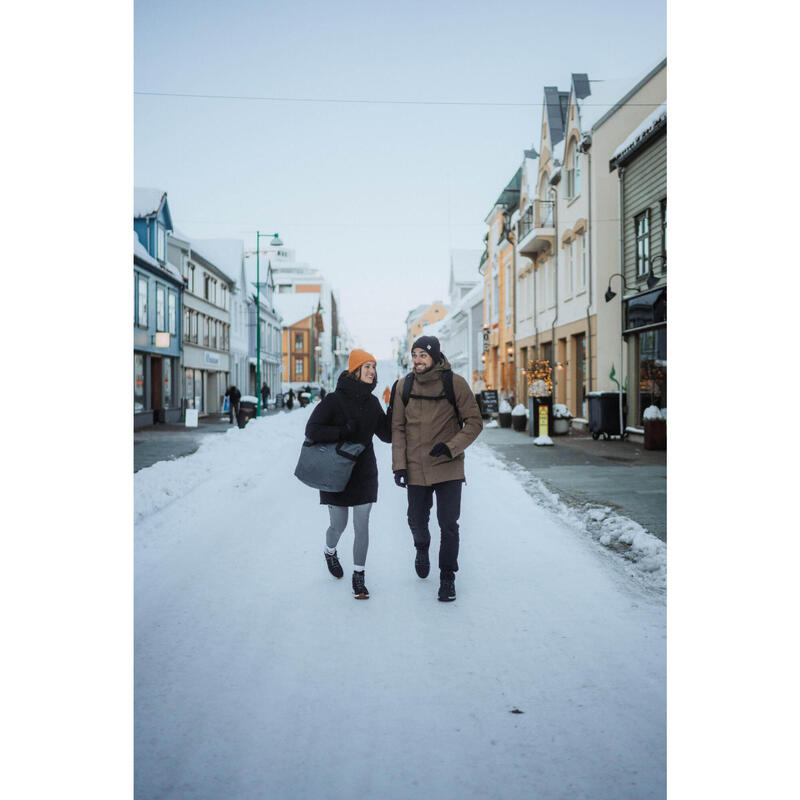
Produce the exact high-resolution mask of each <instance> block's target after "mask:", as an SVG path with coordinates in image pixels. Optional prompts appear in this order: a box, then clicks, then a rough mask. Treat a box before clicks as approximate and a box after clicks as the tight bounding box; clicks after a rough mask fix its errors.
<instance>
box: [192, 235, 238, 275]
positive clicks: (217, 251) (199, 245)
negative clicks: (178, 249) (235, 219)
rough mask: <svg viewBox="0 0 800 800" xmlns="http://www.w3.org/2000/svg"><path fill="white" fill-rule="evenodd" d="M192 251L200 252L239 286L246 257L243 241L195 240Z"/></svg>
mask: <svg viewBox="0 0 800 800" xmlns="http://www.w3.org/2000/svg"><path fill="white" fill-rule="evenodd" d="M192 250H194V251H196V252H199V253H200V255H202V256H203V257H204V258H207V259H208V260H209V261H210V262H211V263H212V264H214V266H216V267H219V268H220V269H221V270H222V271H223V272H225V273H227V274H228V275H229V276H230V277H232V278H234V280H235V281H236V283H237V284H238V282H239V277H240V275H241V274H242V259H243V257H244V242H243V241H242V240H241V239H193V240H192Z"/></svg>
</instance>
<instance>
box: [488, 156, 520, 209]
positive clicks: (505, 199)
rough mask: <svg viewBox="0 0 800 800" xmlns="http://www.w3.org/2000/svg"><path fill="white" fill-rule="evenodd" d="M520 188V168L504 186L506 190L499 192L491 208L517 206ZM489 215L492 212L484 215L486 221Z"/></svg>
mask: <svg viewBox="0 0 800 800" xmlns="http://www.w3.org/2000/svg"><path fill="white" fill-rule="evenodd" d="M520 186H522V167H520V168H519V169H518V170H517V171H516V172H515V173H514V177H513V178H512V179H511V180H510V181H509V182H508V183H507V184H506V188H505V189H503V191H502V192H500V196H499V197H498V198H497V200H495V201H494V205H493V206H492V208H495V207H496V206H505V207H506V208H509V207H510V206H518V205H519V190H520ZM491 215H492V212H491V211H489V213H488V214H487V215H486V220H488V219H489V217H490V216H491Z"/></svg>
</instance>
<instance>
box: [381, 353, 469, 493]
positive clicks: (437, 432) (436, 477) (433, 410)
mask: <svg viewBox="0 0 800 800" xmlns="http://www.w3.org/2000/svg"><path fill="white" fill-rule="evenodd" d="M445 369H450V364H449V362H448V361H447V358H445V356H442V357H441V360H440V361H439V362H438V363H436V364H434V365H433V367H432V368H431V369H430V370H429V371H428V372H423V373H422V374H421V375H419V374H415V375H414V385H413V388H412V389H411V395H412V396H411V397H409V398H408V405H405V406H404V405H403V400H402V396H403V384H404V383H405V381H406V378H401V379H400V380H399V381H398V382H397V388H396V390H395V399H394V403H393V405H392V470H393V471H397V470H399V469H405V470H408V483H409V484H410V485H414V486H432V485H433V484H435V483H442V482H443V481H453V480H462V481H463V480H465V479H464V450H466V448H467V447H468V446H469V445H470V444H472V442H474V441H475V439H476V438H477V437H478V434H479V433H480V432H481V431H482V430H483V420H482V419H481V412H480V409H479V408H478V403H477V402H476V400H475V395H474V394H473V393H472V390H471V389H470V387H469V384H468V383H467V382H466V381H465V380H464V379H463V378H462V377H461V376H460V375H457V374H456V373H453V392H454V393H455V396H456V403H457V405H458V410H459V412H460V414H461V418H462V419H463V420H464V427H463V428H459V427H458V420H457V419H456V413H455V409H454V408H453V405H452V404H451V403H450V401H449V400H447V399H446V398H442V399H440V400H421V399H418V398H416V397H414V395H424V396H425V397H439V396H441V395H444V385H443V383H442V371H443V370H445ZM439 442H443V443H444V444H446V445H447V448H448V450H450V453H451V454H452V456H453V457H452V458H448V457H447V456H438V457H435V458H434V457H433V456H430V455H428V453H429V452H430V450H431V448H432V447H433V446H434V445H435V444H438V443H439Z"/></svg>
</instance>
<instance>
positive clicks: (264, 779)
mask: <svg viewBox="0 0 800 800" xmlns="http://www.w3.org/2000/svg"><path fill="white" fill-rule="evenodd" d="M310 413H311V409H310V408H306V409H303V410H300V411H294V412H291V413H281V414H277V415H275V416H272V417H264V418H262V419H258V420H254V421H252V422H250V423H249V424H248V425H247V427H246V428H244V429H241V430H240V429H238V428H232V429H231V430H230V431H229V432H227V433H225V434H222V435H219V436H215V437H208V439H207V440H205V441H204V442H203V444H202V445H201V447H200V449H199V450H198V451H197V453H195V454H193V455H191V456H188V457H186V458H182V459H179V460H177V461H166V462H161V463H158V464H156V465H154V466H153V467H149V468H147V469H143V470H141V471H140V472H138V473H137V474H136V475H135V478H134V490H135V511H136V530H135V533H136V537H135V614H136V616H135V780H136V793H135V796H136V798H137V800H156V798H158V800H162V799H165V798H192V799H193V800H194V799H196V798H208V800H212V799H213V800H218V799H219V798H227V799H229V800H245V799H247V800H251V799H252V800H257V799H258V800H263V798H331V799H334V798H335V799H336V800H338V799H339V798H341V799H344V798H354V797H365V798H376V799H380V800H388V799H389V798H396V799H397V800H401V799H402V800H408V799H409V798H437V800H450V799H451V798H481V800H485V799H486V798H514V799H515V800H517V799H518V798H537V799H539V800H551V799H554V798H564V800H579V799H580V798H587V800H600V799H601V798H609V800H611V799H612V798H613V800H623V799H624V798H631V800H644V799H645V798H663V797H665V794H666V785H665V784H666V608H665V597H664V592H663V587H660V586H657V585H650V584H648V582H647V581H646V580H644V579H641V580H640V579H638V578H637V576H635V575H632V574H631V571H630V569H628V568H626V566H625V564H624V563H623V560H622V558H620V557H619V556H618V555H616V554H614V553H611V552H609V551H608V550H606V549H604V548H603V547H602V546H600V545H599V544H598V543H597V542H596V541H595V540H593V538H592V537H591V536H589V535H582V533H581V531H580V530H579V529H578V526H577V525H576V524H574V520H573V521H571V520H570V519H568V518H567V517H566V516H562V515H560V514H559V513H558V512H557V511H555V510H553V507H552V506H551V505H550V506H549V505H548V504H547V503H539V502H537V500H536V498H535V497H534V496H532V494H531V491H530V486H528V487H526V486H525V485H524V481H523V479H522V478H521V477H520V475H518V474H516V473H515V472H512V471H510V470H509V469H508V468H506V467H505V466H504V465H503V464H502V463H501V462H500V460H499V459H497V458H496V457H495V456H494V455H493V453H492V452H491V450H490V449H489V448H488V447H486V446H485V445H484V444H482V443H481V439H480V437H479V439H478V442H477V443H476V444H475V445H474V446H472V447H471V448H469V449H468V451H467V460H466V471H467V486H466V487H465V489H464V492H463V502H462V512H461V519H460V525H461V550H460V555H459V565H460V571H459V572H458V574H457V576H456V589H457V592H458V599H457V600H456V602H454V603H439V602H437V600H436V590H437V588H438V573H437V570H436V568H435V565H436V557H437V554H438V527H437V525H436V520H435V510H434V512H433V513H432V519H431V532H432V536H433V544H432V548H431V560H432V564H433V567H434V568H433V569H432V571H431V575H430V577H429V578H428V579H427V580H424V581H423V580H420V579H419V578H418V577H417V576H416V574H415V572H414V567H413V559H414V550H413V546H412V540H411V534H410V532H409V529H408V525H407V522H406V507H405V497H406V495H405V492H404V491H403V490H401V489H399V488H397V487H396V486H395V485H394V483H393V481H392V473H391V464H390V446H389V445H385V444H383V443H381V442H379V441H377V440H376V441H375V451H376V455H377V458H378V466H379V470H380V482H381V483H380V490H379V497H378V503H377V504H376V505H375V506H374V508H373V510H372V515H371V524H370V549H369V555H368V558H367V566H366V584H367V586H368V587H369V591H370V599H369V600H368V601H356V600H354V599H353V596H352V592H351V588H350V573H351V567H352V553H351V549H352V541H353V534H352V523H350V524H349V525H348V529H347V531H346V532H345V534H344V535H343V537H342V541H341V542H340V545H339V555H340V557H341V559H342V564H343V566H344V569H345V577H344V579H343V580H339V581H337V580H335V579H334V578H332V577H331V575H330V574H329V573H328V571H327V569H326V566H325V562H324V559H323V556H322V548H323V541H324V532H325V529H326V527H327V524H328V514H327V509H326V508H325V507H324V506H320V505H319V496H318V493H317V492H316V491H314V490H312V489H309V488H307V487H305V486H303V485H302V484H301V483H300V482H299V481H298V480H297V479H296V478H295V477H294V476H293V474H292V473H293V470H294V466H295V463H296V461H297V455H298V451H299V447H300V443H301V441H302V438H303V428H304V426H305V422H306V420H307V418H308V416H309V414H310ZM517 712H522V713H517Z"/></svg>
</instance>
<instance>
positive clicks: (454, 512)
mask: <svg viewBox="0 0 800 800" xmlns="http://www.w3.org/2000/svg"><path fill="white" fill-rule="evenodd" d="M411 358H412V361H413V365H414V368H413V372H412V373H411V374H409V375H407V376H406V377H405V378H401V379H400V380H399V381H398V382H397V386H396V387H395V399H394V401H393V402H392V470H393V472H394V481H395V483H396V484H397V485H398V486H400V487H401V488H405V489H407V491H408V525H409V527H410V528H411V533H412V535H413V537H414V547H415V548H416V551H417V553H416V558H415V560H414V567H415V569H416V571H417V575H419V577H420V578H427V577H428V573H429V572H430V558H429V556H428V549H429V547H430V543H431V534H430V530H429V529H428V521H429V519H430V512H431V508H432V506H433V496H434V494H435V495H436V518H437V520H438V522H439V529H440V531H441V543H440V546H439V578H440V584H439V600H441V601H443V602H447V601H450V600H455V599H456V589H455V573H456V572H457V571H458V543H459V533H458V517H459V515H460V513H461V485H462V484H463V483H466V480H465V478H464V450H466V448H467V447H468V446H469V445H470V444H472V442H474V441H475V439H476V438H477V437H478V434H480V432H481V430H483V421H482V420H481V412H480V410H479V408H478V404H477V403H476V402H475V395H474V394H473V393H472V390H471V389H470V387H469V384H468V383H467V382H466V381H465V380H464V379H463V378H462V377H461V376H460V375H455V374H453V372H452V370H451V369H450V364H449V362H448V361H447V358H446V357H445V356H444V355H442V353H441V350H440V345H439V340H438V339H437V338H436V337H435V336H420V337H419V339H417V340H416V341H415V342H414V346H413V347H412V349H411ZM404 390H405V391H404Z"/></svg>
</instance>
